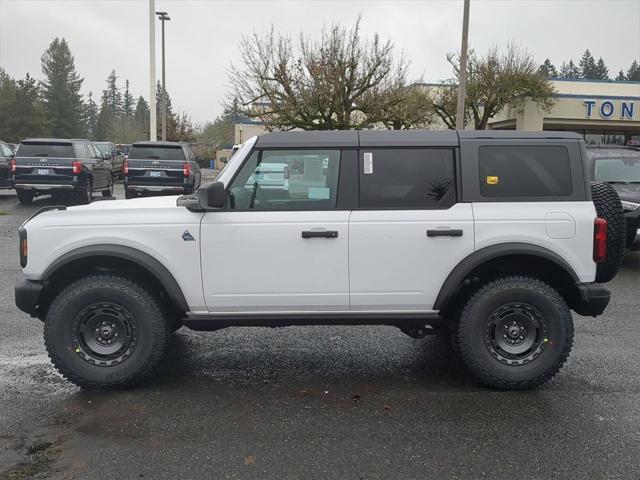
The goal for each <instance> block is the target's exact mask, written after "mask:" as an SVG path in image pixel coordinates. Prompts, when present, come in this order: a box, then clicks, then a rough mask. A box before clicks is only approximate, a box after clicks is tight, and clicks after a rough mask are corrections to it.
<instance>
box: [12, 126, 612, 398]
mask: <svg viewBox="0 0 640 480" xmlns="http://www.w3.org/2000/svg"><path fill="white" fill-rule="evenodd" d="M584 159H585V149H584V144H583V141H582V139H581V138H580V137H579V136H578V135H576V134H572V133H557V132H539V133H522V132H460V133H459V134H458V133H456V132H453V131H440V132H438V131H428V132H424V131H362V132H356V131H336V132H289V133H270V134H267V135H264V136H261V137H254V138H252V139H250V140H248V141H247V142H246V143H244V144H243V145H242V146H241V148H240V149H239V150H238V152H237V153H236V154H235V155H234V156H233V157H232V158H231V159H230V161H229V163H228V164H227V165H226V167H225V168H224V169H223V170H222V172H220V174H219V176H218V177H217V179H216V181H215V182H212V183H209V184H207V185H203V186H202V187H201V188H200V189H199V190H198V191H197V192H196V193H195V194H193V195H189V196H182V197H175V196H174V197H161V198H145V199H136V200H129V201H101V202H96V203H93V204H91V205H87V206H81V207H73V208H68V209H65V208H64V207H60V208H55V207H54V208H48V209H43V210H41V211H40V212H38V213H37V214H36V215H35V216H34V217H32V218H31V219H29V220H28V221H27V222H25V223H24V224H23V225H22V227H21V228H20V232H19V233H20V254H21V264H22V267H23V270H24V274H25V276H26V280H25V281H24V282H23V283H22V284H20V285H18V286H17V287H16V304H17V305H18V307H19V308H20V309H21V310H23V311H25V312H28V313H29V314H31V315H32V316H34V317H38V318H40V319H42V320H43V321H44V336H45V342H46V346H47V350H48V352H49V354H50V357H51V359H52V361H53V363H54V365H55V366H56V367H57V369H58V370H59V371H60V372H61V373H62V374H63V375H64V376H65V377H66V378H67V379H69V380H70V381H72V382H74V383H76V384H78V385H80V386H83V387H86V388H110V387H111V388H113V387H122V386H130V385H132V384H134V383H136V382H138V381H140V380H141V379H144V378H145V377H147V376H148V375H149V374H150V373H151V371H152V370H153V368H154V367H155V366H156V365H157V364H158V362H159V361H160V359H161V357H162V354H163V352H164V350H165V347H166V345H167V336H168V335H169V333H170V332H171V331H172V330H175V329H177V328H179V327H180V326H183V325H184V326H187V327H189V328H192V329H195V330H217V329H220V328H225V327H229V326H286V325H309V324H314V325H325V324H384V325H395V326H397V327H399V328H400V329H401V330H402V331H404V332H405V333H407V334H409V335H411V336H414V337H421V336H423V335H425V334H431V333H447V334H451V335H452V338H453V343H454V347H455V348H454V350H455V351H456V352H459V354H460V355H461V357H462V359H463V361H464V363H465V364H466V365H467V366H468V368H469V370H470V371H471V372H472V373H473V374H474V375H475V377H476V378H477V379H479V380H480V381H481V382H482V383H483V384H485V385H489V386H493V387H498V388H508V389H518V388H530V387H533V386H536V385H540V384H542V383H543V382H545V381H546V380H548V379H549V378H551V377H552V376H553V375H554V374H556V373H557V372H558V370H559V369H560V367H561V366H562V364H563V363H564V362H565V360H566V359H567V357H568V355H569V351H570V349H571V346H572V342H573V322H572V318H571V313H570V310H574V311H576V312H577V313H579V314H581V315H593V316H596V315H600V314H601V313H602V312H603V311H604V309H605V307H606V306H607V304H608V302H609V291H608V290H607V289H606V288H604V287H602V286H601V285H599V284H598V283H597V282H604V281H608V280H609V279H611V278H612V277H613V276H614V275H615V273H616V271H617V268H618V265H619V263H620V259H621V252H622V248H623V239H624V232H622V236H620V235H621V232H620V231H619V225H620V224H622V227H623V228H624V221H623V219H622V209H621V207H620V201H619V199H618V198H617V196H616V194H615V191H613V190H612V189H610V188H608V189H607V187H608V186H607V185H604V186H603V185H601V184H599V185H598V189H595V190H594V192H596V193H595V194H594V195H593V198H592V193H591V191H590V190H591V189H590V187H589V183H588V181H587V179H586V178H587V177H586V172H585V168H584V166H583V162H584ZM285 166H286V169H285V168H284V167H285ZM275 170H277V171H278V172H282V175H281V176H282V178H281V179H280V180H279V181H278V182H273V181H272V179H271V178H270V176H269V175H265V174H264V173H261V172H266V171H275ZM285 172H286V177H287V178H286V180H287V181H286V182H285V181H284V180H285ZM263 181H264V182H266V183H265V184H264V185H263V184H262V182H263ZM616 202H617V203H616ZM599 262H600V263H599Z"/></svg>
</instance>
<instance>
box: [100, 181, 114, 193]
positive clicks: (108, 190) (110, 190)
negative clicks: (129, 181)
mask: <svg viewBox="0 0 640 480" xmlns="http://www.w3.org/2000/svg"><path fill="white" fill-rule="evenodd" d="M102 196H103V197H113V177H112V178H111V179H110V180H109V186H107V189H106V190H103V191H102Z"/></svg>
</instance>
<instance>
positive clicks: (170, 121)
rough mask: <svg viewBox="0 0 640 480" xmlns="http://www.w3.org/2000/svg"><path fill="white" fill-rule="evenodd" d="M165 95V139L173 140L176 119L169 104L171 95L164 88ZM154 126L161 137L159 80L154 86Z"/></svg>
mask: <svg viewBox="0 0 640 480" xmlns="http://www.w3.org/2000/svg"><path fill="white" fill-rule="evenodd" d="M165 96H166V102H167V140H168V141H174V140H173V139H174V138H176V136H177V133H176V132H177V119H176V114H175V113H173V108H172V106H171V97H170V96H169V92H167V91H166V90H165ZM156 127H157V129H156V130H157V135H158V138H162V86H161V85H160V82H158V84H157V86H156Z"/></svg>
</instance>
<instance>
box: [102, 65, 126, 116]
mask: <svg viewBox="0 0 640 480" xmlns="http://www.w3.org/2000/svg"><path fill="white" fill-rule="evenodd" d="M106 82H107V88H106V90H103V91H102V103H103V105H104V106H106V108H108V109H109V113H110V114H111V116H112V117H113V119H114V120H115V119H118V118H120V116H121V115H122V93H120V89H119V88H118V83H117V82H118V77H117V76H116V71H115V70H111V73H110V74H109V76H108V77H107V80H106Z"/></svg>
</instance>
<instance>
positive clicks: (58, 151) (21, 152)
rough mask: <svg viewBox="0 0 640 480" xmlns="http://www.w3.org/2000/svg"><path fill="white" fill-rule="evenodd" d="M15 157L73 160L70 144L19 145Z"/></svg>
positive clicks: (34, 143)
mask: <svg viewBox="0 0 640 480" xmlns="http://www.w3.org/2000/svg"><path fill="white" fill-rule="evenodd" d="M16 156H19V157H56V158H73V157H74V154H73V146H72V145H71V144H70V143H38V142H33V143H21V144H20V145H19V146H18V152H17V154H16Z"/></svg>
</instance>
